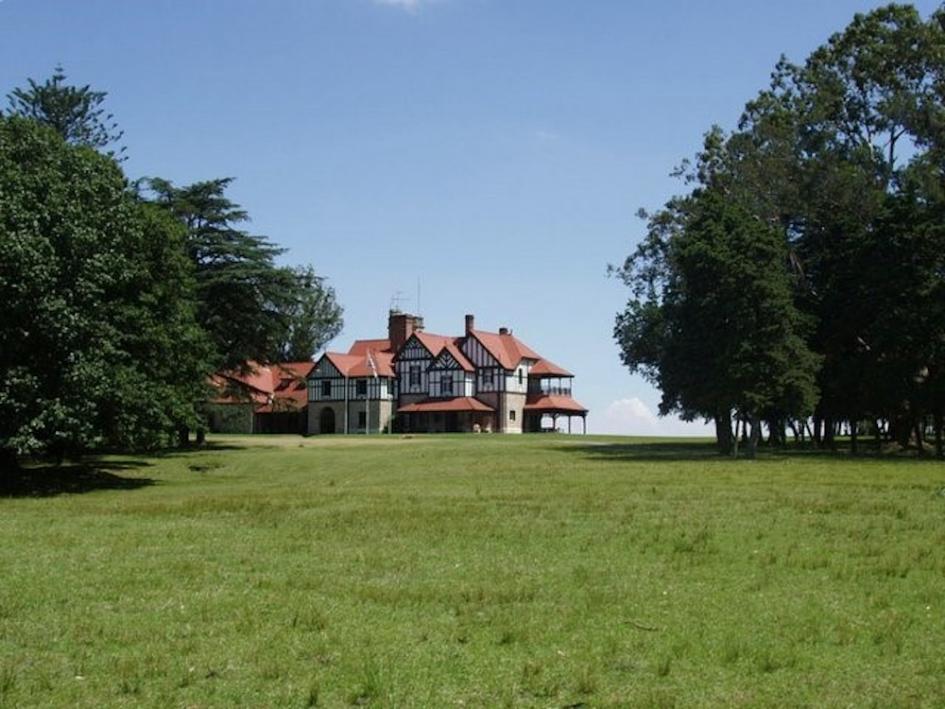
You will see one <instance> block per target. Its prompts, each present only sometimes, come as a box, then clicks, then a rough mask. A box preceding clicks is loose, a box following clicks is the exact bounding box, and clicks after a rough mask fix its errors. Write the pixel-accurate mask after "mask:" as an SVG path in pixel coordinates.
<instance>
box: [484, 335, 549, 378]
mask: <svg viewBox="0 0 945 709" xmlns="http://www.w3.org/2000/svg"><path fill="white" fill-rule="evenodd" d="M470 334H471V335H472V336H473V337H475V338H476V339H477V340H479V342H481V343H482V346H483V347H485V348H486V350H487V351H488V352H489V354H491V355H492V356H493V357H494V358H495V360H496V361H497V362H498V363H499V364H500V365H502V367H504V368H505V369H515V368H516V367H517V366H518V365H519V363H520V362H521V361H522V360H523V359H533V360H536V361H537V360H540V359H541V358H542V357H541V355H540V354H538V353H537V352H535V350H533V349H532V348H531V347H529V346H528V345H526V344H525V343H524V342H522V341H521V340H520V339H518V338H517V337H515V335H513V334H511V333H508V334H500V333H497V332H486V331H485V330H472V331H471V332H470Z"/></svg>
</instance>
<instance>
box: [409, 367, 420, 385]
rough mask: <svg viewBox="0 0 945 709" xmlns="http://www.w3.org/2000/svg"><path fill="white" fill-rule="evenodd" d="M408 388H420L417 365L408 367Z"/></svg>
mask: <svg viewBox="0 0 945 709" xmlns="http://www.w3.org/2000/svg"><path fill="white" fill-rule="evenodd" d="M410 386H412V387H418V386H420V365H417V364H411V365H410Z"/></svg>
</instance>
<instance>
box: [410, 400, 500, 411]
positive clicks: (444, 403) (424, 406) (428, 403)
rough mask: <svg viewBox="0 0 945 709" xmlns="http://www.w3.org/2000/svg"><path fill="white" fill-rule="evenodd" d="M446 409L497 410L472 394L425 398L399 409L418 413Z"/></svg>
mask: <svg viewBox="0 0 945 709" xmlns="http://www.w3.org/2000/svg"><path fill="white" fill-rule="evenodd" d="M444 411H495V409H493V408H492V407H491V406H487V405H486V404H483V403H482V402H481V401H479V399H473V398H472V397H470V396H457V397H454V398H452V399H424V400H423V401H418V402H416V403H414V404H407V405H405V406H401V407H400V408H399V409H397V413H399V414H417V413H428V412H444Z"/></svg>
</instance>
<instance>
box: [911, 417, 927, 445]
mask: <svg viewBox="0 0 945 709" xmlns="http://www.w3.org/2000/svg"><path fill="white" fill-rule="evenodd" d="M914 428H915V449H916V450H917V451H918V452H919V455H925V442H924V441H923V438H922V417H921V416H917V417H916V420H915V426H914Z"/></svg>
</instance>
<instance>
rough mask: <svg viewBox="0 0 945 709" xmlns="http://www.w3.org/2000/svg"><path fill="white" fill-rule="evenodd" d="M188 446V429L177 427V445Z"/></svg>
mask: <svg viewBox="0 0 945 709" xmlns="http://www.w3.org/2000/svg"><path fill="white" fill-rule="evenodd" d="M189 446H190V429H189V428H187V427H186V426H181V427H180V428H178V429H177V447H178V448H188V447H189Z"/></svg>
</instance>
